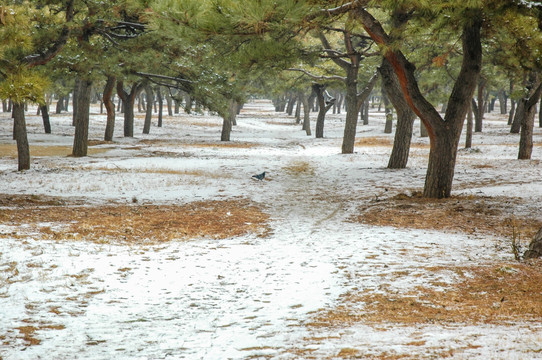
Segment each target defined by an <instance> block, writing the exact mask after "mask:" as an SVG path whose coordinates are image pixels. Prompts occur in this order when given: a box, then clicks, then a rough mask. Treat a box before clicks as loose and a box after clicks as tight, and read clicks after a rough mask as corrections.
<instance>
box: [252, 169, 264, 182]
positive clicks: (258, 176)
mask: <svg viewBox="0 0 542 360" xmlns="http://www.w3.org/2000/svg"><path fill="white" fill-rule="evenodd" d="M252 177H253V178H255V179H256V180H260V181H261V180H263V179H264V178H265V171H264V172H263V173H261V174H258V175H252Z"/></svg>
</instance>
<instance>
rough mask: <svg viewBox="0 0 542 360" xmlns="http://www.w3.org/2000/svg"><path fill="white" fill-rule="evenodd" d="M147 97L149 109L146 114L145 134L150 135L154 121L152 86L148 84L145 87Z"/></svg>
mask: <svg viewBox="0 0 542 360" xmlns="http://www.w3.org/2000/svg"><path fill="white" fill-rule="evenodd" d="M145 95H146V96H147V102H146V105H147V109H146V112H145V122H144V123H143V134H148V133H150V132H151V120H152V103H153V101H152V97H153V95H152V86H151V85H150V84H149V83H147V84H146V85H145Z"/></svg>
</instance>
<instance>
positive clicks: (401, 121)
mask: <svg viewBox="0 0 542 360" xmlns="http://www.w3.org/2000/svg"><path fill="white" fill-rule="evenodd" d="M379 71H380V74H381V75H382V85H383V87H384V90H385V91H386V94H387V95H388V98H389V100H390V101H391V103H392V104H393V107H394V108H395V111H396V112H397V128H396V130H395V138H394V141H393V149H392V151H391V156H390V160H389V161H388V168H389V169H404V168H406V166H407V163H408V155H409V152H410V142H411V140H412V128H413V127H414V119H415V118H416V114H414V111H412V109H411V108H410V106H408V103H407V101H406V99H405V96H404V95H403V92H402V91H401V85H400V84H399V80H398V79H397V76H396V75H395V73H394V72H393V68H392V66H391V64H390V62H389V61H388V60H387V59H383V60H382V65H381V66H380V69H379Z"/></svg>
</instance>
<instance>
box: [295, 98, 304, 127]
mask: <svg viewBox="0 0 542 360" xmlns="http://www.w3.org/2000/svg"><path fill="white" fill-rule="evenodd" d="M302 96H303V95H302V92H301V91H298V92H297V94H296V97H297V102H296V106H295V123H296V124H299V123H301V102H302V100H301V97H302Z"/></svg>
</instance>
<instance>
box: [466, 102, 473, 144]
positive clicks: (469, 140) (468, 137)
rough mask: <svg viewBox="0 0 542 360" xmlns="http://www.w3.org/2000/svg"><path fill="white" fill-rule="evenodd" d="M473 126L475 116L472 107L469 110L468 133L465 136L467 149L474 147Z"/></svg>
mask: <svg viewBox="0 0 542 360" xmlns="http://www.w3.org/2000/svg"><path fill="white" fill-rule="evenodd" d="M472 128H473V118H472V108H470V109H469V111H468V112H467V133H466V137H465V149H470V148H471V147H472Z"/></svg>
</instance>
